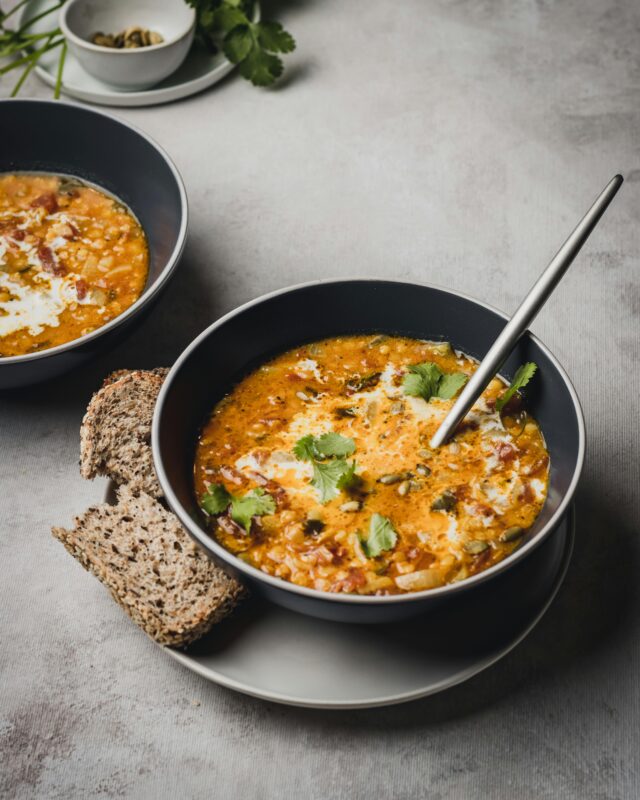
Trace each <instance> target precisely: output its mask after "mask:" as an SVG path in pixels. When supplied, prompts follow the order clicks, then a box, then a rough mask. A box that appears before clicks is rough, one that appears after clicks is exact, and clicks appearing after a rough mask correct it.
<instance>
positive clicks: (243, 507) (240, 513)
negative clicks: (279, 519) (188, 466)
mask: <svg viewBox="0 0 640 800" xmlns="http://www.w3.org/2000/svg"><path fill="white" fill-rule="evenodd" d="M229 506H231V519H232V520H233V521H234V522H237V523H238V525H242V527H243V528H244V529H245V531H246V532H247V533H249V532H250V530H251V519H252V517H262V516H264V515H265V514H274V513H275V510H276V504H275V500H274V499H273V497H271V495H270V494H267V493H266V492H265V491H264V489H252V490H251V491H250V492H247V494H245V495H244V496H243V497H241V496H240V495H235V494H231V492H228V491H227V489H225V487H224V486H223V485H222V484H221V483H212V484H211V485H210V486H209V491H208V492H207V493H206V494H203V495H202V497H201V498H200V507H201V508H202V509H203V510H204V511H205V512H206V513H207V514H209V515H210V516H212V517H213V516H215V515H216V514H224V512H225V511H226V510H227V508H229Z"/></svg>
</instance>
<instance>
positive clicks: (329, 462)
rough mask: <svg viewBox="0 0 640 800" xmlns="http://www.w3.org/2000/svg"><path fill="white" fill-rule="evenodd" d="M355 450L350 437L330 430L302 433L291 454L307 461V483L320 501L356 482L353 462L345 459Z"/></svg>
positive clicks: (324, 500)
mask: <svg viewBox="0 0 640 800" xmlns="http://www.w3.org/2000/svg"><path fill="white" fill-rule="evenodd" d="M355 449H356V443H355V442H354V441H353V439H349V438H348V437H347V436H341V435H340V434H339V433H333V432H330V433H323V434H322V436H311V435H308V436H303V437H302V438H301V439H298V441H297V442H296V444H295V447H294V448H293V453H294V455H295V457H296V458H297V459H299V460H300V461H310V462H311V464H312V466H313V477H312V478H311V485H312V486H313V487H314V488H315V489H316V490H317V491H318V493H319V495H320V502H321V503H328V502H329V500H333V498H334V497H336V496H337V495H338V493H339V492H340V491H341V490H343V489H348V488H349V487H351V486H354V485H355V484H356V483H357V481H358V476H357V475H356V462H355V461H347V460H346V457H347V456H350V455H353V453H354V452H355Z"/></svg>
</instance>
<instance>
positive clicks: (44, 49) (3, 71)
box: [0, 38, 64, 75]
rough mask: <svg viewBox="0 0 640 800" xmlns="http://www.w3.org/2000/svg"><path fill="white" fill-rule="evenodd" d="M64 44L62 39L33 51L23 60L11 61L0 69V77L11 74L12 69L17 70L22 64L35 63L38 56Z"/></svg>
mask: <svg viewBox="0 0 640 800" xmlns="http://www.w3.org/2000/svg"><path fill="white" fill-rule="evenodd" d="M63 43H64V38H62V39H58V40H57V41H55V42H52V43H51V44H47V45H45V46H44V47H41V48H40V49H39V50H34V51H33V52H32V53H29V55H27V56H24V57H23V58H19V59H18V60H17V61H12V62H11V64H7V66H6V67H2V68H1V69H0V75H5V74H6V73H7V72H11V70H12V69H17V68H18V67H21V66H22V65H23V64H28V63H29V62H30V61H37V60H38V59H39V58H40V56H43V55H44V54H45V53H48V52H49V50H53V49H55V48H56V47H60V45H61V44H63Z"/></svg>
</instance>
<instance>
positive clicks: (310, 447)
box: [293, 432, 356, 461]
mask: <svg viewBox="0 0 640 800" xmlns="http://www.w3.org/2000/svg"><path fill="white" fill-rule="evenodd" d="M355 449H356V443H355V442H354V441H353V439H349V438H348V437H347V436H341V435H340V434H339V433H333V432H330V433H323V434H322V436H311V435H309V436H303V437H302V439H298V441H297V442H296V445H295V447H294V448H293V452H294V454H295V456H296V458H299V459H300V461H313V459H323V458H331V457H333V456H338V457H344V456H350V455H353V453H354V452H355Z"/></svg>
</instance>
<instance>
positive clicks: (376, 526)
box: [360, 514, 398, 558]
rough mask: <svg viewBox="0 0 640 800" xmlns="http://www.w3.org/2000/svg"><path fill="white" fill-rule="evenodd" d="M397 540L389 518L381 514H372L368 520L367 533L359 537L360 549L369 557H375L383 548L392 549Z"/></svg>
mask: <svg viewBox="0 0 640 800" xmlns="http://www.w3.org/2000/svg"><path fill="white" fill-rule="evenodd" d="M397 541H398V534H397V533H396V531H395V529H394V527H393V525H392V524H391V520H389V519H387V517H383V516H382V514H373V515H372V517H371V520H370V522H369V535H368V536H367V538H366V539H360V542H361V544H362V549H363V550H364V553H365V555H366V556H368V557H369V558H377V557H378V556H379V555H380V554H381V553H383V552H384V551H385V550H392V549H393V548H394V547H395V546H396V542H397Z"/></svg>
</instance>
